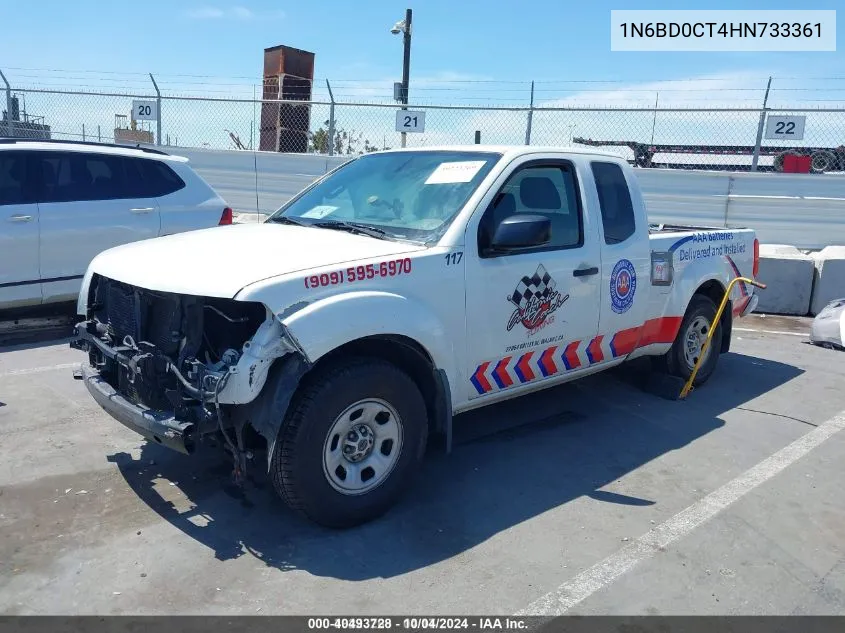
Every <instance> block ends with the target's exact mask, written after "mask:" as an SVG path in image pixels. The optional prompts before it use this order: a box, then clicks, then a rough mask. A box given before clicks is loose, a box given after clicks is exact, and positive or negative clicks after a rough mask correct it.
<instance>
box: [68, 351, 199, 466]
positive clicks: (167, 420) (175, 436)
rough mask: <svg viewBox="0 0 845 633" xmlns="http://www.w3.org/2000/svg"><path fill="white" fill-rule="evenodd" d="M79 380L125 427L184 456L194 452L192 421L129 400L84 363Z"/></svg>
mask: <svg viewBox="0 0 845 633" xmlns="http://www.w3.org/2000/svg"><path fill="white" fill-rule="evenodd" d="M82 380H83V382H84V383H85V387H86V388H87V389H88V393H90V394H91V397H93V398H94V400H96V402H97V404H99V405H100V406H101V407H102V408H103V409H104V410H105V411H106V413H108V414H109V415H110V416H112V417H113V418H114V419H115V420H117V421H118V422H120V423H121V424H123V425H124V426H126V427H128V428H130V429H132V430H133V431H135V432H136V433H138V434H140V435H142V436H144V437H145V438H147V439H148V440H151V441H153V442H156V443H157V444H161V445H162V446H165V447H167V448H170V449H173V450H174V451H179V452H180V453H185V454H186V455H188V454H190V453H192V452H193V450H194V445H195V444H194V431H195V425H194V424H193V423H191V422H184V421H180V420H177V419H175V418H174V417H173V415H172V414H171V413H169V412H166V411H154V410H152V409H147V408H145V407H142V406H139V405H137V404H134V403H132V402H130V401H129V400H127V399H126V398H124V397H123V396H122V395H120V394H119V393H118V392H117V391H116V390H115V389H114V387H112V386H111V385H110V384H109V383H108V382H106V380H105V379H104V378H102V377H101V376H100V373H99V372H98V371H97V370H96V369H94V368H93V367H90V366H89V365H88V364H87V363H83V364H82Z"/></svg>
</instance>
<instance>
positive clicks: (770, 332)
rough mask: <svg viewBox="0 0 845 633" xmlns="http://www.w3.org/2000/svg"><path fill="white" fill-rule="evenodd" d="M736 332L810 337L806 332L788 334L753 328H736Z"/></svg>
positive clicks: (782, 331)
mask: <svg viewBox="0 0 845 633" xmlns="http://www.w3.org/2000/svg"><path fill="white" fill-rule="evenodd" d="M734 332H757V333H758V334H786V335H787V336H803V337H804V338H807V337H808V334H807V333H806V332H786V331H784V330H755V329H754V328H751V327H735V328H734Z"/></svg>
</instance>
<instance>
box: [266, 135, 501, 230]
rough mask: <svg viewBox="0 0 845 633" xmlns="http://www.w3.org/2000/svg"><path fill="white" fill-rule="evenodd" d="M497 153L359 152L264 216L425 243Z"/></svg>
mask: <svg viewBox="0 0 845 633" xmlns="http://www.w3.org/2000/svg"><path fill="white" fill-rule="evenodd" d="M499 158H501V154H494V153H490V152H472V151H467V152H450V151H442V152H440V151H410V152H388V153H384V154H370V155H366V156H362V157H360V158H357V159H355V160H353V161H351V162H349V163H347V164H346V165H344V166H342V167H341V168H339V169H338V170H337V171H335V172H334V173H332V174H331V175H329V176H328V177H327V178H326V179H325V180H323V181H322V182H319V183H318V184H316V185H315V186H313V187H312V188H310V189H308V190H306V191H305V192H304V193H303V194H302V195H300V196H299V197H297V198H294V199H293V200H291V201H290V202H288V203H287V204H285V205H284V206H282V208H281V209H279V210H278V211H277V212H276V213H274V214H273V215H272V216H270V218H269V219H268V220H267V221H268V222H285V221H295V222H296V223H298V224H300V223H301V224H307V225H317V226H320V227H322V228H333V227H340V226H343V224H342V223H350V224H354V225H357V226H358V227H364V228H366V227H372V228H373V229H377V230H378V231H379V235H382V237H384V238H391V239H393V238H395V239H406V240H412V241H421V242H427V241H430V240H432V239H434V238H436V237H439V235H441V234H442V232H443V231H445V229H446V228H447V227H448V226H449V224H450V223H451V222H452V220H453V218H454V217H455V215H456V214H457V213H458V211H460V209H461V207H463V205H464V204H466V201H467V200H468V199H469V197H470V195H472V193H473V192H474V191H475V190H476V188H477V187H478V185H479V183H480V182H481V181H482V180H483V179H484V177H485V176H486V175H487V174H488V173H489V172H490V170H491V169H492V167H493V165H495V164H496V161H498V160H499ZM283 218H284V219H283ZM347 228H348V227H347ZM382 232H383V233H382ZM372 233H373V235H375V234H376V232H375V231H373V232H372Z"/></svg>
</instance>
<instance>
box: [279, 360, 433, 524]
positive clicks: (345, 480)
mask: <svg viewBox="0 0 845 633" xmlns="http://www.w3.org/2000/svg"><path fill="white" fill-rule="evenodd" d="M427 434H428V420H427V417H426V407H425V402H424V401H423V398H422V395H421V394H420V391H419V389H418V388H417V386H416V384H414V382H413V381H412V380H411V378H410V377H408V375H407V374H405V373H404V372H403V371H401V370H400V369H399V368H397V367H395V366H394V365H391V364H390V363H387V362H385V361H382V360H378V359H353V360H348V361H344V362H343V363H342V364H339V365H335V366H333V367H330V368H327V369H325V370H323V371H320V372H319V373H318V374H317V375H315V376H313V377H311V378H310V379H308V380H307V382H306V383H305V384H304V385H303V387H302V390H301V392H300V393H299V394H298V395H297V397H296V398H295V400H294V402H293V403H292V404H291V409H290V410H289V413H288V416H287V419H286V421H285V424H284V425H283V427H282V430H281V431H280V434H279V440H278V441H277V442H276V446H275V449H274V452H273V458H272V460H271V465H270V471H271V476H272V480H273V485H274V487H275V489H276V491H277V492H278V493H279V495H280V496H281V497H282V498H283V499H284V500H285V501H286V502H287V503H288V505H290V506H291V507H293V508H296V509H298V510H301V511H302V512H303V513H305V514H306V515H307V516H308V517H309V518H310V519H312V520H313V521H315V522H317V523H320V524H322V525H325V526H327V527H350V526H353V525H356V524H359V523H364V522H366V521H369V520H371V519H373V518H375V517H377V516H379V515H381V514H382V513H383V512H385V511H386V510H387V509H388V508H389V507H390V506H391V505H392V504H393V503H394V502H395V501H396V499H397V498H398V497H399V496H400V494H401V493H402V492H403V491H404V490H405V488H406V487H407V485H408V483H409V481H410V480H411V478H412V477H413V475H414V474H415V473H416V471H417V469H418V468H419V465H420V462H421V461H422V457H423V454H424V451H425V444H426V439H427Z"/></svg>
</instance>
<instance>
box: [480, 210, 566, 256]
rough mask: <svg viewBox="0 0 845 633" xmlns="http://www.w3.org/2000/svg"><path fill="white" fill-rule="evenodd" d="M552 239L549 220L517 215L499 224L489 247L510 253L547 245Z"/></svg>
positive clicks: (540, 216)
mask: <svg viewBox="0 0 845 633" xmlns="http://www.w3.org/2000/svg"><path fill="white" fill-rule="evenodd" d="M551 239H552V223H551V222H550V221H549V218H547V217H545V216H542V215H533V214H530V213H517V214H515V215H511V216H509V217H507V218H505V219H504V220H502V221H501V223H499V226H497V227H496V232H495V233H494V234H493V242H492V244H491V245H490V246H491V247H492V249H493V250H494V251H510V250H516V249H520V248H531V247H533V246H542V245H543V244H548V243H549V241H550V240H551Z"/></svg>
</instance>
